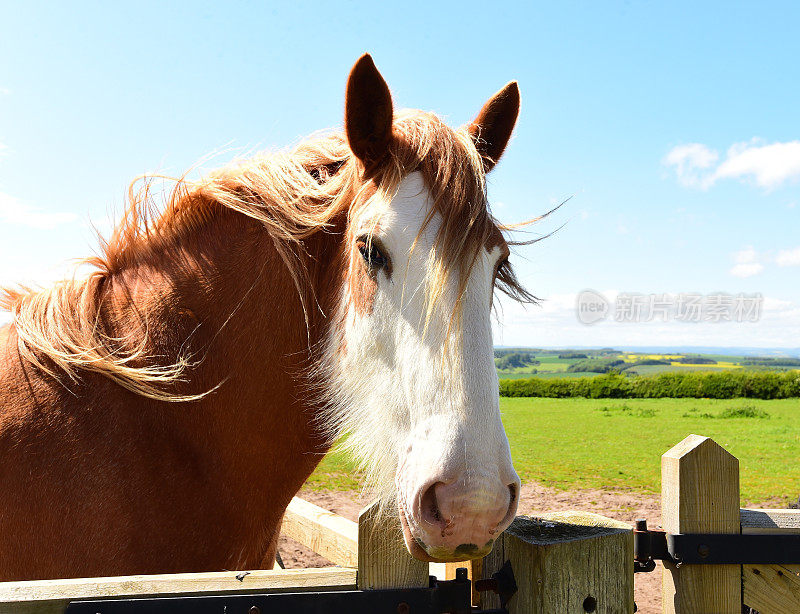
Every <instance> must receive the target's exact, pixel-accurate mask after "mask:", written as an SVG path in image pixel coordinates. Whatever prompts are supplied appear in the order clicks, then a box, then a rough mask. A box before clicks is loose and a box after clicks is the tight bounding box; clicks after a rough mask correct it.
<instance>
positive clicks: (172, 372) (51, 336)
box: [0, 111, 538, 401]
mask: <svg viewBox="0 0 800 614" xmlns="http://www.w3.org/2000/svg"><path fill="white" fill-rule="evenodd" d="M414 171H419V172H421V173H422V175H423V177H424V180H425V182H426V184H427V186H428V188H429V190H430V193H431V197H432V200H433V206H432V208H431V211H430V213H429V215H428V218H427V219H426V221H425V225H424V226H423V228H424V227H425V226H427V224H428V223H429V222H430V221H431V219H433V217H434V216H435V215H437V214H438V215H439V216H441V226H440V229H439V231H438V234H437V237H436V241H435V245H434V249H433V253H432V255H431V258H432V262H431V273H430V277H431V283H429V284H428V318H429V317H430V315H431V309H432V308H433V306H434V305H435V304H436V302H437V299H438V298H439V296H440V294H441V292H442V288H443V287H445V283H446V282H447V280H448V279H449V277H450V275H451V274H452V272H453V271H458V272H459V286H458V287H459V296H461V294H463V292H464V290H465V287H466V280H467V278H468V276H469V273H470V271H471V269H472V266H473V264H474V262H475V259H476V258H477V257H478V255H479V253H480V250H481V249H483V247H484V246H485V245H486V243H487V240H488V239H489V237H490V236H491V235H492V233H493V232H494V233H496V232H497V230H498V229H500V230H502V231H505V230H507V229H508V228H507V227H504V226H501V225H499V224H497V222H496V221H495V219H494V218H493V216H492V214H491V212H490V210H489V208H488V204H487V200H486V184H485V175H484V166H483V160H482V159H481V156H480V154H479V153H478V151H477V149H476V148H475V145H474V144H473V142H472V139H471V137H470V136H469V134H468V132H467V130H466V129H464V128H462V129H458V130H454V129H452V128H450V127H448V126H447V125H446V124H445V123H444V122H443V121H442V120H441V119H440V118H439V117H438V116H436V115H434V114H432V113H427V112H423V111H402V112H400V113H397V114H396V116H395V120H394V124H393V138H392V143H391V146H390V149H389V153H388V155H387V156H386V157H385V158H384V159H383V161H382V162H381V163H380V164H379V165H378V166H377V167H376V168H374V169H370V172H371V174H370V176H369V177H368V178H365V177H364V169H363V167H362V166H361V163H360V162H359V161H358V159H356V158H355V156H353V154H352V153H351V151H350V149H349V147H348V145H347V142H346V139H345V137H344V135H343V134H342V133H341V132H335V133H331V134H327V135H323V136H316V137H312V138H309V139H307V140H305V141H303V142H301V143H300V144H299V145H298V146H296V147H295V148H294V149H292V150H290V151H288V152H278V153H269V154H258V155H256V156H254V157H252V158H249V159H244V160H237V161H234V162H232V163H230V164H228V165H227V166H225V167H223V168H221V169H219V170H217V171H215V172H212V173H211V174H209V175H208V176H206V177H203V178H201V179H199V180H196V181H193V180H189V179H188V178H187V177H186V176H184V177H181V178H179V179H175V180H171V181H174V185H173V187H172V189H171V190H170V191H169V193H168V194H167V195H166V197H165V198H164V199H163V202H162V203H158V202H157V199H155V198H154V197H153V194H152V182H153V177H141V178H139V179H137V180H135V181H134V182H133V183H132V184H131V186H130V188H129V191H128V198H127V203H126V207H125V210H124V214H123V216H122V219H121V221H120V222H119V223H118V224H117V226H116V228H115V229H114V231H113V232H112V234H111V236H110V238H109V239H107V240H106V239H103V238H102V237H101V238H100V248H101V249H100V254H99V255H97V256H94V257H91V258H87V259H86V260H84V261H83V262H84V263H87V264H89V265H91V266H92V267H93V270H92V272H91V273H90V274H89V276H88V278H85V279H75V278H73V279H69V280H65V281H62V282H58V283H57V284H55V285H53V286H51V287H49V288H45V289H40V290H31V289H29V288H18V289H10V288H0V308H2V309H5V310H8V311H11V313H12V323H13V325H14V326H15V328H16V331H17V334H18V339H19V341H18V345H19V350H20V353H21V355H22V356H23V357H24V358H26V359H27V360H28V361H30V362H31V363H33V364H35V365H36V366H38V367H39V368H41V369H43V370H44V371H46V372H47V373H49V374H51V375H52V376H54V377H56V378H57V379H59V375H58V372H63V373H65V374H67V375H68V376H69V377H70V378H72V379H73V380H76V381H77V380H78V379H79V372H80V370H85V371H92V372H96V373H100V374H103V375H104V376H106V377H108V378H110V379H111V380H113V381H115V382H117V383H118V384H120V385H121V386H123V387H124V388H127V389H128V390H131V391H133V392H135V393H137V394H140V395H143V396H145V397H149V398H154V399H158V400H164V401H184V400H189V399H196V398H200V397H201V396H203V395H195V396H183V395H176V394H174V393H173V392H170V390H171V388H172V387H173V386H174V385H175V384H176V383H178V382H180V381H182V379H184V376H185V371H186V368H187V366H189V364H190V363H191V361H190V358H189V357H186V356H179V357H178V359H177V361H176V362H175V363H174V364H170V365H157V364H150V363H152V362H153V360H152V357H148V356H147V355H146V347H147V334H146V332H147V331H146V323H145V324H144V331H143V332H144V336H143V338H142V340H141V341H140V342H138V343H134V344H133V347H130V346H131V343H130V341H129V340H127V339H118V338H112V337H109V336H107V335H106V334H105V333H104V331H103V326H102V325H101V322H102V312H103V302H104V299H105V298H107V294H108V290H107V284H106V282H107V281H108V280H110V279H112V278H114V276H116V275H119V274H121V273H122V272H124V271H128V270H131V269H135V268H136V267H137V266H139V265H141V264H143V263H145V262H148V260H149V259H150V258H151V257H152V256H153V254H157V253H162V254H163V253H169V250H167V249H164V248H165V247H167V246H168V245H171V244H174V243H175V242H176V241H177V242H180V240H181V237H182V236H185V235H187V234H189V233H191V232H192V231H193V229H195V228H197V227H198V226H199V225H202V224H204V223H206V221H207V220H208V219H209V217H210V216H211V215H212V214H213V212H214V210H215V208H219V207H222V208H226V209H230V210H233V211H237V212H239V213H241V214H243V215H246V216H248V217H250V218H253V219H255V220H257V221H259V222H260V223H261V224H262V225H263V226H264V228H265V229H266V231H267V233H268V234H269V236H270V237H271V239H272V242H273V244H274V246H275V248H276V250H277V251H278V253H279V254H280V256H281V258H282V259H283V261H284V263H285V264H286V267H287V269H288V271H289V272H290V274H291V277H292V279H293V281H294V284H295V287H296V289H297V291H298V293H299V295H300V297H301V300H302V303H303V308H304V310H305V311H306V321H308V309H309V305H310V304H312V303H311V300H310V299H309V290H310V289H311V282H310V275H309V268H308V264H309V263H308V258H307V253H306V251H305V249H304V241H305V240H306V239H307V238H309V237H310V236H312V235H313V234H315V233H317V232H319V231H321V230H324V229H326V228H330V227H331V226H332V224H333V221H334V218H335V217H336V216H337V215H339V214H341V213H346V214H347V216H348V221H349V220H350V219H352V218H353V217H355V216H356V215H357V214H358V212H359V211H360V210H361V208H362V207H364V206H365V205H366V204H367V203H368V202H370V201H371V200H372V199H373V198H383V199H389V200H390V199H391V198H392V197H393V195H394V193H395V192H396V190H397V188H398V186H399V184H400V182H401V180H402V179H403V178H404V177H405V176H407V175H408V174H409V173H411V172H414ZM367 179H371V180H372V182H370V181H367ZM376 187H377V189H375V188H376ZM537 219H538V218H537ZM531 221H535V220H531ZM497 286H498V288H499V289H500V290H501V291H503V292H505V293H506V294H508V295H509V296H511V297H512V298H515V299H516V300H520V301H526V302H527V301H531V302H533V301H535V300H536V299H535V297H533V296H532V295H531V294H529V293H528V292H527V291H526V290H525V289H524V288H523V287H522V286H521V284H520V283H519V282H518V280H517V278H516V277H515V275H514V272H513V270H512V269H511V267H510V265H508V263H507V262H505V263H503V265H502V266H501V267H500V270H499V271H498V275H497ZM312 299H313V297H312ZM459 308H460V301H457V303H456V313H455V314H454V315H455V316H458V315H459ZM42 357H46V358H47V359H48V360H42ZM50 363H52V365H51V364H50ZM141 363H144V365H143V366H142V365H141ZM54 367H55V368H54Z"/></svg>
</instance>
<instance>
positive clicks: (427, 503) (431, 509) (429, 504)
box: [420, 482, 444, 526]
mask: <svg viewBox="0 0 800 614" xmlns="http://www.w3.org/2000/svg"><path fill="white" fill-rule="evenodd" d="M440 484H441V482H436V483H435V484H431V485H430V486H428V488H427V489H426V490H425V492H424V493H422V496H421V497H420V520H422V522H423V523H424V524H427V525H434V526H443V525H444V521H443V520H442V512H441V510H440V509H439V502H438V500H437V498H436V487H437V486H438V485H440Z"/></svg>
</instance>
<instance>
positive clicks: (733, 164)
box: [714, 141, 800, 188]
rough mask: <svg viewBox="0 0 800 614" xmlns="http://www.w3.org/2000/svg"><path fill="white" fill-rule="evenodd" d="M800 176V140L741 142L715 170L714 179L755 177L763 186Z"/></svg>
mask: <svg viewBox="0 0 800 614" xmlns="http://www.w3.org/2000/svg"><path fill="white" fill-rule="evenodd" d="M798 177H800V141H789V142H788V143H773V144H771V145H757V144H755V143H749V144H747V143H738V144H736V145H733V146H732V147H731V148H730V149H729V150H728V157H727V158H726V159H725V161H724V162H723V163H722V164H720V165H719V167H718V168H717V170H716V172H715V173H714V180H715V181H716V180H717V179H723V178H735V179H742V178H752V179H753V180H755V182H756V183H757V184H758V185H760V186H761V187H763V188H775V187H778V186H779V185H780V184H782V183H784V182H786V181H789V180H791V179H797V178H798Z"/></svg>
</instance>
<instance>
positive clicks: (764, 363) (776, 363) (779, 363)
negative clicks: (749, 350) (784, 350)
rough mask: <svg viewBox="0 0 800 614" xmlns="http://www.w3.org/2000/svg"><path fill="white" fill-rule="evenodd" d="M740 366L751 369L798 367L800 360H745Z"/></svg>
mask: <svg viewBox="0 0 800 614" xmlns="http://www.w3.org/2000/svg"><path fill="white" fill-rule="evenodd" d="M742 364H743V365H748V366H753V367H800V358H745V359H744V360H743V361H742Z"/></svg>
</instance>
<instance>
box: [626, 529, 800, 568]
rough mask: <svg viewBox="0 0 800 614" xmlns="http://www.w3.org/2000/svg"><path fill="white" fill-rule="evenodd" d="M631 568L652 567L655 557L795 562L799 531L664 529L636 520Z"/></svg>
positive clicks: (683, 561)
mask: <svg viewBox="0 0 800 614" xmlns="http://www.w3.org/2000/svg"><path fill="white" fill-rule="evenodd" d="M633 553H634V555H633V558H634V571H636V572H646V571H653V569H655V566H656V564H655V561H657V560H662V561H668V562H670V563H672V564H673V565H678V566H680V565H745V564H754V565H797V564H800V535H762V534H754V535H753V534H750V535H742V534H739V533H731V534H719V533H665V532H664V531H658V530H653V529H648V528H647V521H646V520H637V521H636V528H635V529H634V530H633Z"/></svg>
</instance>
